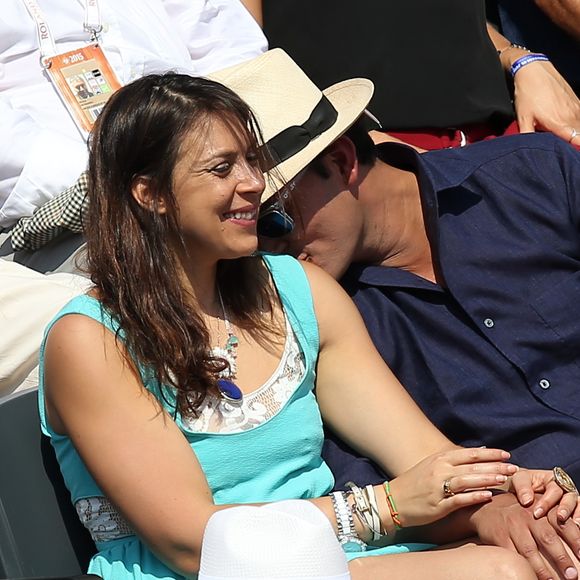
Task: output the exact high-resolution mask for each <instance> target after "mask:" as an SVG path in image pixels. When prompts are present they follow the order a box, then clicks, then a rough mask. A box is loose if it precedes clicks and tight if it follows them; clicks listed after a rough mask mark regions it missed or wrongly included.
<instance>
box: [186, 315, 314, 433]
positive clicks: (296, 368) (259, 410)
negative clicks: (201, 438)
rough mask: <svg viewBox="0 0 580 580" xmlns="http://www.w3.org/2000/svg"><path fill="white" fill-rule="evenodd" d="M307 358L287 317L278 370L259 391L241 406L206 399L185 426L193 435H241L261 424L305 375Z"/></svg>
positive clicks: (245, 395)
mask: <svg viewBox="0 0 580 580" xmlns="http://www.w3.org/2000/svg"><path fill="white" fill-rule="evenodd" d="M304 371H305V366H304V356H303V354H302V352H301V350H300V345H299V344H298V340H297V339H296V335H295V334H294V331H293V330H292V326H291V325H290V323H289V321H288V319H287V318H286V343H285V345H284V352H283V353H282V357H281V358H280V362H279V364H278V367H277V368H276V370H275V371H274V373H273V375H272V376H271V377H270V378H269V379H268V380H267V381H266V382H265V383H264V384H263V385H262V386H261V387H259V388H258V389H256V390H255V391H252V392H251V393H248V394H244V398H243V399H242V401H241V402H240V403H237V402H230V401H227V400H225V399H222V398H217V397H213V396H211V397H207V399H206V400H205V402H204V403H203V405H202V406H201V408H200V414H199V417H197V418H189V419H184V421H183V423H184V425H185V426H186V427H187V429H189V430H190V431H193V432H194V433H239V432H240V431H247V430H248V429H252V428H254V427H256V426H257V425H260V424H262V423H264V422H266V421H268V419H271V418H272V417H273V416H274V415H276V414H277V413H278V412H279V411H280V410H281V409H282V407H283V406H284V404H285V403H286V401H288V399H289V398H290V397H291V396H292V393H293V392H294V391H295V390H296V389H297V387H298V386H299V385H300V383H301V382H302V378H303V376H304Z"/></svg>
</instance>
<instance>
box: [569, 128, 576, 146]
mask: <svg viewBox="0 0 580 580" xmlns="http://www.w3.org/2000/svg"><path fill="white" fill-rule="evenodd" d="M575 137H578V131H576V129H572V133H571V135H570V139H568V143H572V141H574V138H575Z"/></svg>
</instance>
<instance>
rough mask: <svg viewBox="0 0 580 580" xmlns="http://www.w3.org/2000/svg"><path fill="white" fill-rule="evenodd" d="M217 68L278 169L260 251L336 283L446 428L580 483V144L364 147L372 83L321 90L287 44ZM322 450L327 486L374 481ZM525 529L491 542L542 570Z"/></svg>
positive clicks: (363, 463)
mask: <svg viewBox="0 0 580 580" xmlns="http://www.w3.org/2000/svg"><path fill="white" fill-rule="evenodd" d="M213 76H214V78H215V79H216V80H219V81H221V82H223V83H224V84H226V85H228V86H230V87H231V88H233V89H234V90H235V91H237V92H238V93H239V94H240V95H241V96H242V97H243V98H244V99H245V100H246V101H247V102H248V103H249V104H250V105H251V106H252V107H253V109H254V111H255V112H256V114H257V116H258V119H259V121H260V124H261V126H262V129H263V132H264V138H265V139H266V141H267V144H268V147H269V150H270V154H271V157H272V165H273V166H275V170H276V172H277V173H276V174H277V175H278V178H274V179H272V180H271V181H270V183H269V184H268V186H267V189H266V192H265V194H264V197H263V205H262V210H261V218H260V223H259V232H260V233H261V235H262V236H263V238H262V239H263V242H264V244H263V245H264V248H265V249H267V250H271V251H277V252H288V253H291V254H294V255H295V256H298V257H299V258H300V259H303V260H307V261H312V262H315V263H316V264H318V265H319V266H321V267H322V268H324V269H325V270H326V271H327V272H328V273H330V274H331V275H332V276H334V277H335V278H338V279H340V280H341V281H342V283H343V285H344V287H345V288H346V289H347V290H348V291H349V293H350V294H351V296H352V297H353V298H354V300H355V302H356V304H357V306H358V307H359V309H360V311H361V313H362V315H363V317H364V319H365V321H366V324H367V326H368V329H369V331H370V333H371V336H372V338H373V340H374V342H375V344H376V346H377V347H378V349H379V351H380V352H381V353H382V355H383V357H384V359H385V360H386V361H387V363H388V364H389V365H390V367H391V368H392V369H393V371H394V372H395V374H396V375H397V376H398V378H399V380H400V381H401V382H402V383H403V384H404V385H405V387H406V388H407V389H408V390H409V392H410V393H411V395H412V396H413V397H414V398H415V400H416V401H417V402H418V403H419V405H420V406H421V408H422V409H423V410H424V411H425V413H426V414H427V415H428V416H429V417H430V418H431V419H432V420H433V422H434V423H435V424H436V425H437V426H438V427H439V428H440V429H441V430H442V431H444V432H445V433H446V434H447V435H448V436H449V437H450V438H451V439H453V440H454V441H456V442H457V443H461V444H463V445H470V446H473V445H489V446H494V447H500V448H506V449H509V450H510V451H511V452H512V457H513V459H514V460H515V462H516V463H519V464H520V465H524V466H529V467H542V468H551V467H552V466H554V465H562V466H564V467H565V469H566V470H568V472H569V473H570V474H571V476H572V477H575V478H576V477H580V446H579V445H578V441H579V440H580V389H578V388H577V385H578V383H579V382H580V323H578V321H577V317H576V316H574V312H575V309H576V305H577V303H578V301H579V300H580V236H579V235H578V227H579V224H580V199H579V197H580V156H579V155H578V154H577V153H576V152H575V151H574V149H573V148H572V147H570V145H568V144H567V143H566V142H564V141H562V140H560V139H558V138H556V137H554V136H552V135H548V134H533V135H517V136H514V137H509V138H502V139H496V140H493V141H489V142H485V143H480V144H476V145H472V146H470V147H467V148H464V149H452V150H443V151H437V152H432V153H428V154H423V155H419V154H418V153H417V152H416V151H414V150H413V149H410V148H409V147H406V146H403V145H399V144H394V143H385V144H381V145H379V146H375V145H374V144H373V143H372V141H370V140H369V138H368V135H367V134H366V131H365V130H364V129H363V127H362V123H361V116H362V115H363V112H364V110H365V107H366V106H367V104H368V102H369V100H370V98H371V95H372V92H373V87H372V83H371V82H370V81H367V80H365V79H352V80H347V81H344V82H341V83H338V84H336V85H333V86H332V87H330V88H328V89H326V90H324V91H323V92H321V91H320V90H319V89H318V88H317V87H316V86H315V85H314V84H313V83H312V82H311V81H310V79H308V77H307V76H306V75H305V74H304V73H303V71H302V70H301V69H300V68H299V67H298V66H297V65H296V64H295V63H294V62H293V61H292V60H291V59H290V58H289V57H288V55H286V54H285V53H284V52H283V51H281V50H273V51H270V52H268V53H266V54H265V55H262V56H260V57H258V58H257V59H254V60H252V61H249V62H247V63H243V64H242V65H238V66H236V67H231V68H230V69H226V70H225V71H220V72H219V73H218V74H216V75H213ZM274 194H276V195H274ZM347 412H348V410H347V409H345V413H347ZM332 445H333V444H332V443H331V444H330V452H329V455H328V460H329V463H330V464H331V467H333V469H334V470H335V473H336V474H337V476H338V477H337V479H338V482H339V483H344V481H346V480H347V479H354V480H355V481H356V480H365V481H366V480H369V479H375V480H376V481H381V480H382V477H383V475H382V474H379V473H377V472H376V469H375V468H374V466H373V465H371V464H370V462H368V461H367V460H366V459H363V458H359V457H357V456H356V454H355V453H354V452H352V451H350V450H345V449H344V446H342V445H341V447H340V448H339V447H338V446H336V445H335V446H334V447H333V446H332ZM503 501H508V499H505V500H503ZM527 501H528V502H529V503H530V504H531V503H532V501H533V498H532V496H531V495H530V497H529V498H527ZM490 509H491V508H490ZM532 509H533V510H534V511H535V513H534V516H535V517H538V518H539V517H541V516H542V515H543V514H542V513H541V512H538V511H537V508H536V506H535V505H534V507H533V508H532ZM504 514H505V512H504ZM552 515H553V514H550V520H551V521H552V523H554V525H555V526H556V527H558V525H557V524H556V523H555V518H554V517H552ZM501 517H504V516H501ZM525 517H528V516H527V515H526V516H525ZM529 519H530V529H532V530H534V531H533V532H532V533H533V534H534V535H535V537H536V538H537V543H538V545H539V546H540V549H541V550H543V551H544V552H545V553H547V554H548V555H549V556H551V557H553V558H554V557H555V558H556V559H557V558H558V557H559V556H556V553H557V552H558V550H557V549H556V550H555V551H554V550H553V547H552V546H553V545H558V546H559V545H560V544H559V542H556V543H552V542H551V538H552V537H553V535H554V534H553V532H552V533H551V534H548V535H546V536H545V538H550V542H546V541H544V538H541V534H539V533H537V530H538V528H537V527H534V526H538V525H544V524H545V522H546V520H545V518H544V519H540V520H538V521H532V517H531V516H530V518H529ZM510 528H511V530H513V533H516V526H511V527H510ZM479 531H480V533H481V530H479ZM526 533H527V535H526V536H525V537H524V536H522V537H518V538H514V537H512V538H511V539H509V540H508V539H506V538H500V539H499V541H500V542H504V543H509V544H510V545H513V544H512V542H514V543H515V544H516V545H518V547H519V548H520V549H522V550H523V551H526V552H529V553H528V555H529V556H530V557H531V559H532V560H533V564H534V567H535V569H536V570H537V571H538V573H539V575H540V577H542V572H541V564H539V563H538V560H537V558H538V553H537V551H536V547H535V545H536V542H534V540H533V539H532V537H531V535H530V534H529V533H528V532H526ZM482 535H483V536H484V539H485V537H486V536H487V537H491V536H492V535H493V533H492V531H491V530H490V529H488V530H487V531H486V530H484V533H483V534H482ZM578 537H579V536H578V530H576V532H575V533H574V537H573V540H572V541H570V543H571V544H572V547H573V548H574V551H575V553H579V549H578V548H580V546H578V545H577V543H578ZM548 544H550V546H548ZM529 546H534V547H533V548H529ZM562 561H563V560H562ZM558 566H559V569H560V570H562V574H564V568H563V567H562V566H561V563H559V564H558ZM574 577H576V576H575V575H574Z"/></svg>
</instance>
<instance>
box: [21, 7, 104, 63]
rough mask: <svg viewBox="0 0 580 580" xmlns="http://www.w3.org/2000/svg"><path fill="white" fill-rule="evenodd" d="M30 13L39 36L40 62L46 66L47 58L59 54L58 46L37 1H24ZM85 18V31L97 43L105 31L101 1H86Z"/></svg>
mask: <svg viewBox="0 0 580 580" xmlns="http://www.w3.org/2000/svg"><path fill="white" fill-rule="evenodd" d="M22 2H23V3H24V6H26V9H27V10H28V13H29V14H30V16H31V17H32V19H33V20H34V22H35V23H36V32H37V35H38V44H39V46H40V62H41V64H42V66H46V65H45V61H46V59H47V58H49V57H51V56H55V55H56V54H57V50H56V44H55V43H54V38H53V37H52V34H51V32H50V28H49V27H48V24H47V23H46V19H45V18H44V14H43V13H42V10H41V9H40V6H39V5H38V3H37V2H36V0H22ZM84 4H85V18H84V21H83V29H84V30H86V31H87V32H90V34H91V42H93V43H96V42H97V40H98V35H99V33H100V32H101V30H103V25H102V23H101V12H100V10H99V0H85V2H84Z"/></svg>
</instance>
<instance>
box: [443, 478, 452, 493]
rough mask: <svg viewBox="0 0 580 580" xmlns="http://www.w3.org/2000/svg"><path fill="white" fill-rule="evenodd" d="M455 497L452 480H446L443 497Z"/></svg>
mask: <svg viewBox="0 0 580 580" xmlns="http://www.w3.org/2000/svg"><path fill="white" fill-rule="evenodd" d="M453 495H455V492H454V491H452V490H451V480H450V479H446V480H445V481H444V482H443V497H451V496H453Z"/></svg>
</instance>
